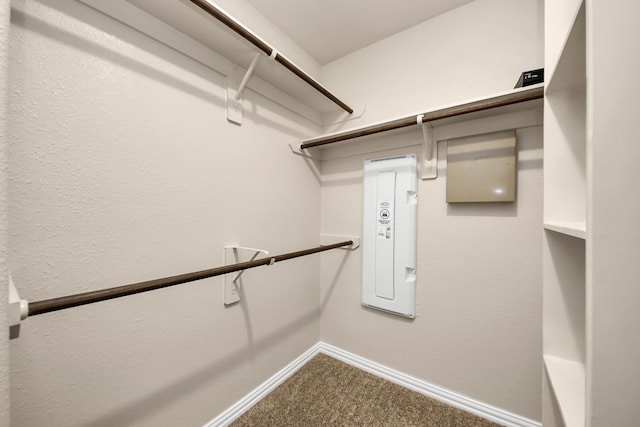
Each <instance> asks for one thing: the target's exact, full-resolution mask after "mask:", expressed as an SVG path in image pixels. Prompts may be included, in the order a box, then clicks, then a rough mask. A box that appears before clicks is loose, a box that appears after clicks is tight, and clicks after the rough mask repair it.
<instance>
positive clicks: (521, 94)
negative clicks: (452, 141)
mask: <svg viewBox="0 0 640 427" xmlns="http://www.w3.org/2000/svg"><path fill="white" fill-rule="evenodd" d="M543 92H544V85H543V84H537V85H531V86H526V87H524V88H518V89H512V90H509V91H506V92H502V93H499V94H494V95H492V96H487V97H483V98H475V99H471V100H467V101H464V102H459V103H456V104H452V105H447V106H443V107H440V108H434V109H431V110H429V111H426V112H425V111H422V112H418V113H414V114H412V115H410V116H404V117H401V118H394V119H391V120H387V121H384V122H378V123H375V124H372V125H368V126H363V127H359V128H355V129H351V130H347V131H340V132H335V133H331V134H327V135H322V136H319V137H315V138H312V139H307V140H304V141H302V144H301V146H300V148H301V149H302V150H304V149H307V148H314V147H320V146H324V145H328V144H333V143H335V142H342V141H347V140H350V139H355V138H360V137H363V136H368V135H374V134H377V133H382V132H388V131H392V130H395V129H401V128H404V127H408V126H416V125H417V121H416V117H417V116H418V115H422V116H423V121H424V122H431V123H433V124H436V123H437V124H449V123H455V122H457V121H462V120H468V119H469V118H470V117H474V118H480V117H485V116H487V115H491V114H494V113H495V112H496V110H497V111H500V112H502V113H504V112H507V111H512V110H517V109H521V108H523V107H522V104H527V103H531V102H536V101H538V102H540V99H541V98H542V97H543V96H544V93H543Z"/></svg>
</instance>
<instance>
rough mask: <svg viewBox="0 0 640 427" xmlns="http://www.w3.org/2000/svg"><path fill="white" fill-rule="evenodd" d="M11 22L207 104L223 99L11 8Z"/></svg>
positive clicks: (150, 46) (201, 72)
mask: <svg viewBox="0 0 640 427" xmlns="http://www.w3.org/2000/svg"><path fill="white" fill-rule="evenodd" d="M70 9H71V8H65V10H64V11H63V12H64V13H66V14H69V12H70ZM78 15H79V14H75V17H76V18H78V19H82V20H83V21H84V22H87V23H88V24H89V25H91V26H93V27H95V28H100V25H99V24H100V23H99V22H97V21H98V20H95V19H88V18H89V16H87V15H85V14H82V15H81V16H78ZM72 16H74V15H72ZM11 23H12V24H14V25H18V26H20V27H22V28H24V29H25V30H29V31H34V32H37V33H38V34H40V35H42V36H44V37H47V38H52V39H55V40H57V41H59V42H61V43H64V44H65V45H67V46H70V47H73V48H75V49H78V50H81V51H82V52H85V53H88V54H90V55H92V56H96V57H99V58H101V59H104V60H105V61H108V62H112V63H114V64H118V65H120V66H122V67H124V68H127V69H129V70H131V71H133V72H136V73H139V74H142V75H145V76H147V77H150V78H152V79H154V80H157V81H159V82H162V83H164V84H167V85H169V86H172V87H175V88H177V89H179V90H181V91H183V92H186V93H189V94H191V95H193V96H196V97H198V98H201V99H203V100H205V101H207V102H210V103H213V104H217V105H219V106H221V107H223V106H224V105H225V100H224V99H222V98H220V97H216V96H213V95H211V94H210V93H209V92H206V91H204V90H202V89H200V88H199V87H196V86H193V85H191V84H189V83H187V82H184V81H182V80H180V79H177V78H175V77H174V76H171V75H170V74H167V73H164V72H162V71H159V70H157V69H155V68H153V67H150V66H149V65H147V64H144V63H142V62H140V61H137V60H135V59H132V58H129V57H127V56H125V55H123V54H121V53H119V52H116V51H114V50H110V49H106V48H105V47H104V46H103V45H100V44H98V43H95V42H93V41H90V40H87V39H84V38H81V37H78V36H77V35H75V34H73V33H71V32H69V31H67V30H65V29H62V28H60V27H57V26H55V25H52V24H50V23H48V22H45V21H43V20H41V19H39V18H36V17H34V16H31V15H28V14H26V13H24V12H23V11H21V10H17V9H15V8H11ZM100 29H101V30H103V31H105V33H107V34H110V33H109V32H108V31H106V29H103V28H100ZM122 36H123V34H122V32H121V33H120V34H119V35H118V37H119V38H121V39H124V40H125V41H127V42H129V43H131V44H132V45H137V46H138V47H142V48H144V49H145V50H146V51H148V52H150V53H152V54H154V55H156V56H158V57H163V55H161V52H160V49H158V48H157V46H154V45H153V44H152V43H146V46H139V44H140V40H139V37H138V38H137V39H136V40H132V39H133V37H122ZM156 45H157V44H156ZM164 59H166V60H167V61H170V62H174V63H175V62H176V58H166V55H164ZM185 59H186V57H185ZM182 62H184V59H183V60H182ZM181 65H183V68H186V67H185V66H184V64H181ZM198 68H200V67H198ZM189 70H190V71H191V72H194V73H197V74H198V75H199V76H200V77H202V78H203V79H206V80H211V77H212V75H213V74H212V73H210V72H206V71H207V70H203V69H202V68H200V69H199V70H196V67H193V66H191V67H189ZM215 83H217V84H219V85H221V86H224V77H223V76H220V78H219V81H218V82H215Z"/></svg>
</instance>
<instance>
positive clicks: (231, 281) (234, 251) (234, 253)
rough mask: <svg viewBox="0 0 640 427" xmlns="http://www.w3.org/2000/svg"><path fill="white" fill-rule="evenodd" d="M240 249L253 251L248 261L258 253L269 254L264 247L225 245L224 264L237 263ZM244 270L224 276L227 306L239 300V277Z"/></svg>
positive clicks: (240, 282)
mask: <svg viewBox="0 0 640 427" xmlns="http://www.w3.org/2000/svg"><path fill="white" fill-rule="evenodd" d="M240 251H246V252H253V254H252V255H251V258H250V259H249V261H248V262H251V261H253V260H255V259H256V258H257V257H258V255H260V254H263V255H264V256H268V255H269V251H267V250H265V249H256V248H247V247H244V246H235V245H234V246H225V247H224V258H225V259H224V261H225V265H229V264H237V263H239V262H241V261H240ZM245 271H246V270H240V271H239V272H238V273H237V274H235V275H231V274H227V275H225V278H224V305H226V306H229V305H232V304H235V303H237V302H239V301H240V291H241V289H240V286H241V285H242V281H241V280H240V278H241V277H242V274H243V273H244V272H245Z"/></svg>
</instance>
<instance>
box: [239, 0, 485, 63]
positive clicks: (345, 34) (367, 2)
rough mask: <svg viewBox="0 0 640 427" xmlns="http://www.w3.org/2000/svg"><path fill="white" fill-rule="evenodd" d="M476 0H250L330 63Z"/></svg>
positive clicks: (318, 57)
mask: <svg viewBox="0 0 640 427" xmlns="http://www.w3.org/2000/svg"><path fill="white" fill-rule="evenodd" d="M471 1H473V0H395V1H392V0H247V2H248V3H250V4H251V5H253V7H255V8H256V9H258V10H259V11H260V12H261V13H262V14H263V15H264V16H265V17H267V19H269V20H270V21H271V22H272V23H273V24H275V25H276V26H278V27H279V28H280V29H281V30H282V31H284V32H285V33H286V34H287V35H288V36H289V37H291V38H292V39H293V40H295V41H296V42H297V43H298V44H299V45H300V46H302V47H303V48H304V49H305V50H306V51H307V52H308V53H309V54H310V55H311V56H313V57H314V58H315V59H316V61H318V62H319V63H320V64H326V63H328V62H331V61H333V60H335V59H337V58H340V57H342V56H344V55H346V54H348V53H351V52H354V51H356V50H358V49H361V48H363V47H365V46H368V45H370V44H372V43H375V42H376V41H378V40H382V39H384V38H386V37H388V36H390V35H392V34H395V33H397V32H400V31H402V30H404V29H406V28H409V27H412V26H414V25H416V24H419V23H420V22H423V21H426V20H427V19H429V18H432V17H434V16H436V15H439V14H441V13H444V12H446V11H448V10H451V9H455V8H457V7H459V6H462V5H463V4H465V3H470V2H471Z"/></svg>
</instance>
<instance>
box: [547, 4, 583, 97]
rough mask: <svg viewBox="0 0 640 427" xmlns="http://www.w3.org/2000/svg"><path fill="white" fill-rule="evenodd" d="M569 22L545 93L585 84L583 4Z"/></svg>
mask: <svg viewBox="0 0 640 427" xmlns="http://www.w3.org/2000/svg"><path fill="white" fill-rule="evenodd" d="M579 6H580V7H579V8H578V9H577V10H576V14H575V16H574V17H573V19H572V20H571V27H570V30H569V32H568V34H567V38H566V39H565V40H564V43H563V44H562V47H561V51H560V55H559V57H558V61H557V63H556V64H555V67H553V68H552V69H551V70H549V71H550V74H549V76H548V77H547V84H546V93H547V94H550V93H555V92H561V91H563V90H571V89H574V88H580V87H584V85H585V83H586V72H585V68H586V58H585V48H586V45H585V43H586V40H585V11H584V2H580V5H579Z"/></svg>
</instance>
